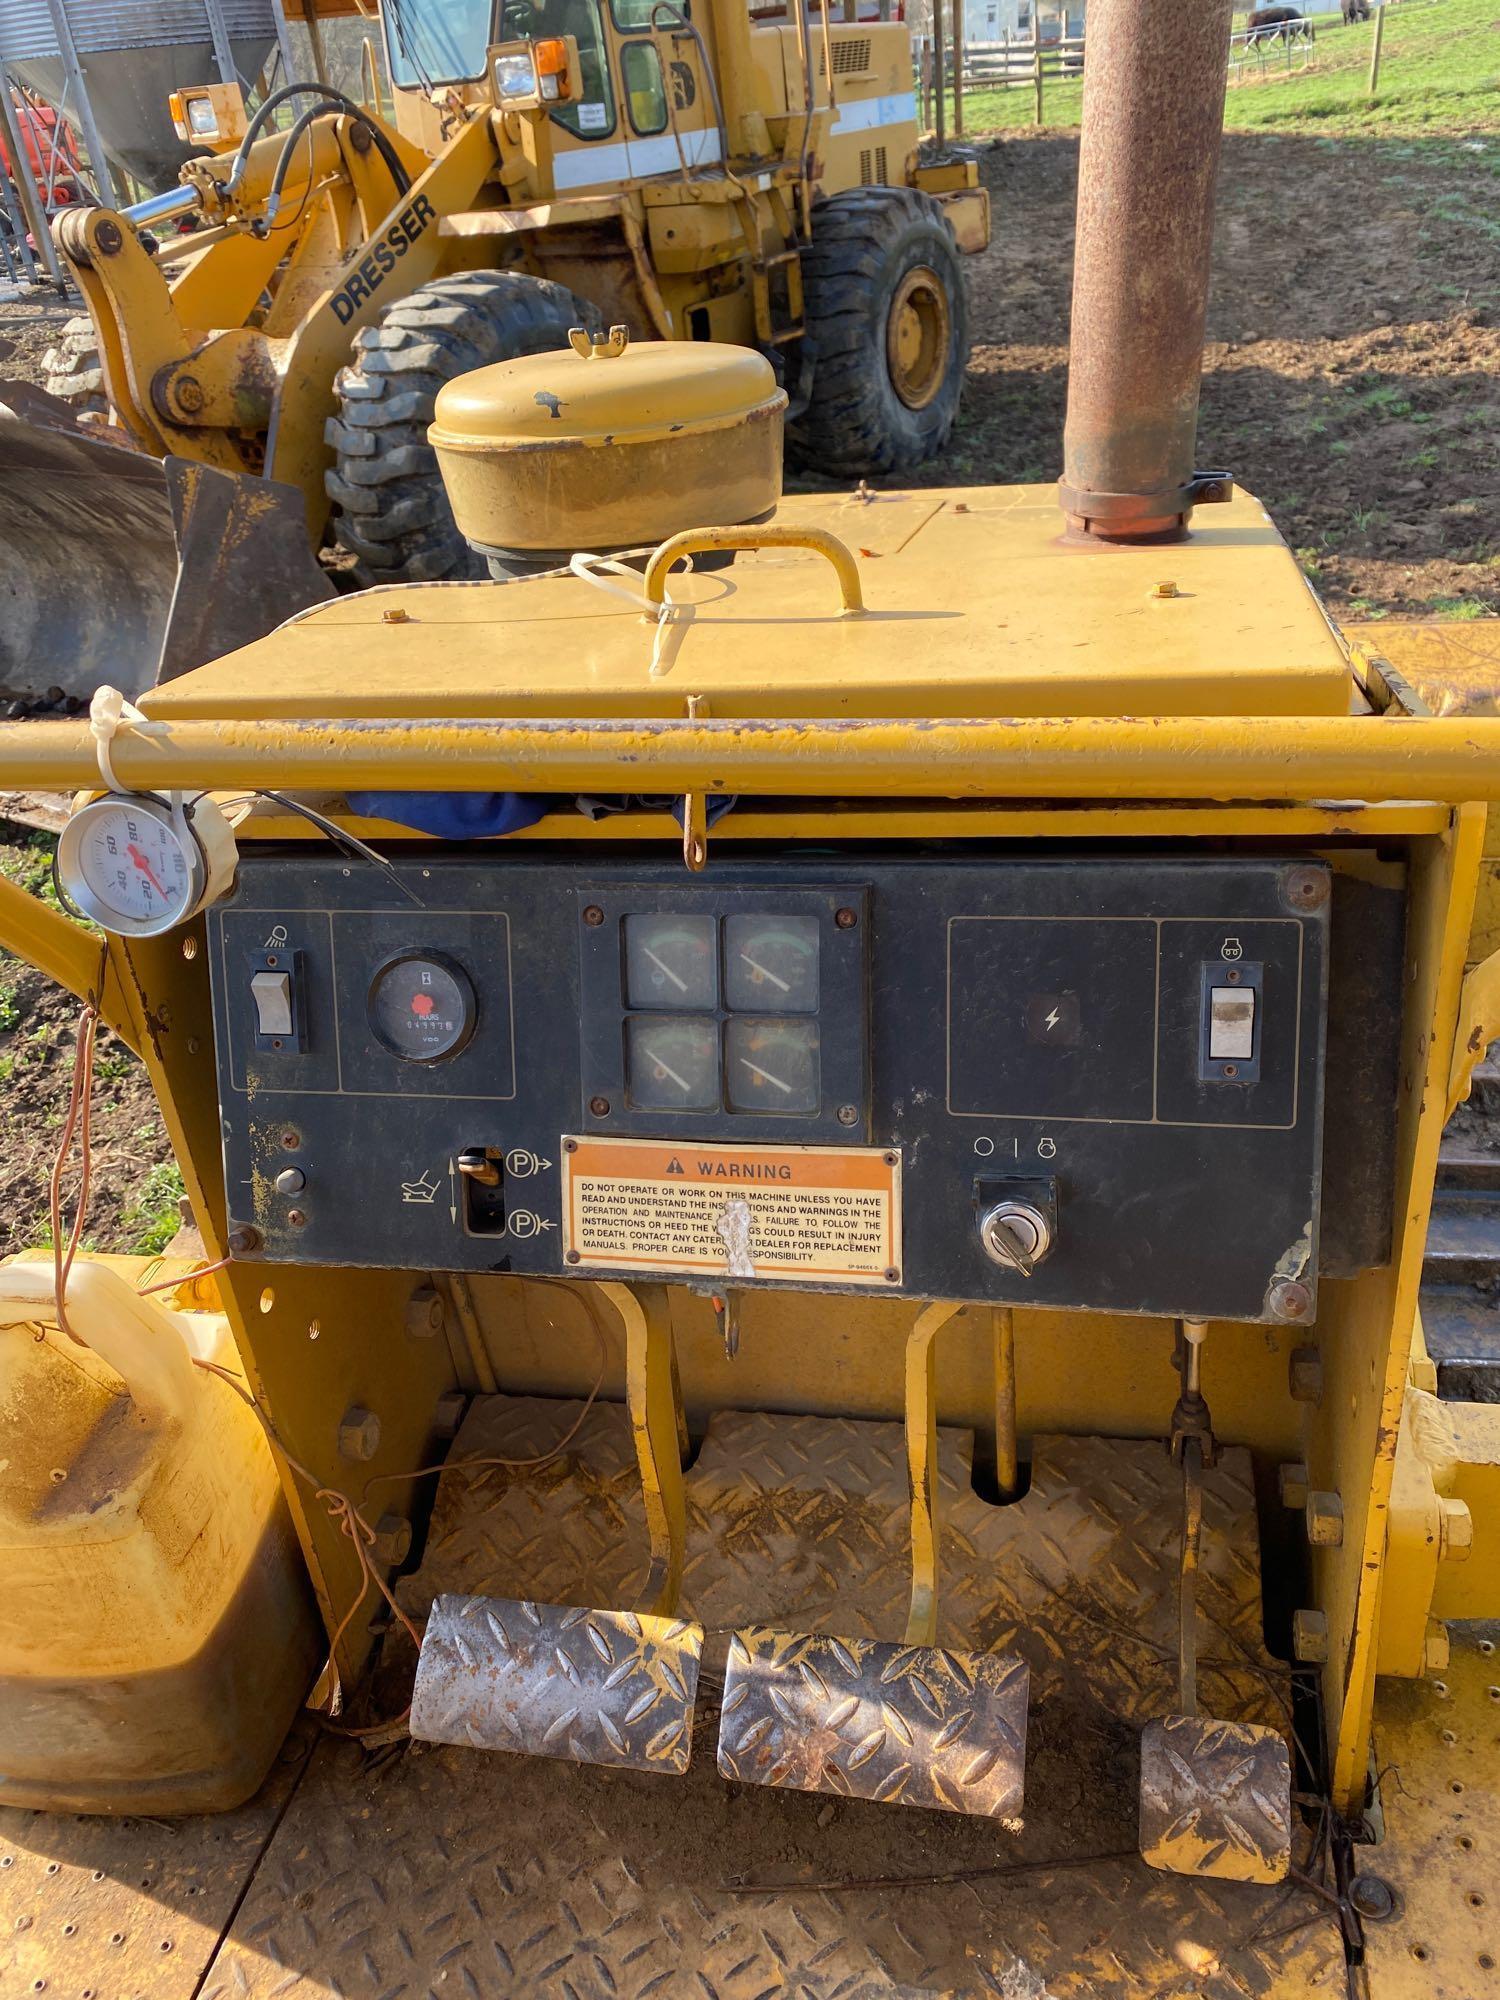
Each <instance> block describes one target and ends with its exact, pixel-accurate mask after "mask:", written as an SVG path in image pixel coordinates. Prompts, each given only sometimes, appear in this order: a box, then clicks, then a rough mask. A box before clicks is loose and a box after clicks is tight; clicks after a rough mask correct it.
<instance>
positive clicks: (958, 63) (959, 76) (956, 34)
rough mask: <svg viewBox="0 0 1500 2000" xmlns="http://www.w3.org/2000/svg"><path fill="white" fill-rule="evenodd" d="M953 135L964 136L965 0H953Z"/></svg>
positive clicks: (956, 136)
mask: <svg viewBox="0 0 1500 2000" xmlns="http://www.w3.org/2000/svg"><path fill="white" fill-rule="evenodd" d="M941 4H942V0H934V5H936V6H941ZM953 136H954V138H955V139H961V138H962V137H963V136H964V0H953Z"/></svg>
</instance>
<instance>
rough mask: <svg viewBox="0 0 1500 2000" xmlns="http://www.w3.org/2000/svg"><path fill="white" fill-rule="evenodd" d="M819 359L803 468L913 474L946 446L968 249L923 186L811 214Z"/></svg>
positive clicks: (808, 273) (810, 312) (799, 434)
mask: <svg viewBox="0 0 1500 2000" xmlns="http://www.w3.org/2000/svg"><path fill="white" fill-rule="evenodd" d="M802 292H803V302H804V306H805V312H806V322H807V332H806V334H805V336H804V338H805V339H806V340H807V341H808V342H809V343H810V347H811V354H810V359H811V361H812V367H813V372H812V395H811V399H810V401H809V403H808V406H807V409H806V410H805V411H804V413H803V414H802V415H801V416H800V417H799V418H798V419H797V421H796V423H795V424H793V425H791V426H790V427H789V428H788V431H787V450H788V455H789V456H790V458H791V459H792V462H793V464H795V465H797V466H800V467H803V468H805V469H807V470H809V471H817V472H825V473H833V474H835V475H836V476H838V477H867V476H869V475H872V474H879V473H903V472H910V471H912V470H913V469H914V468H915V467H916V466H918V465H920V464H921V463H922V462H923V460H924V459H928V458H931V457H932V455H933V453H934V452H937V451H941V450H942V448H943V446H944V445H945V444H946V443H947V441H948V435H949V433H950V431H951V430H952V429H953V423H954V419H955V418H956V416H957V415H958V401H959V397H960V395H961V394H962V391H963V380H964V369H965V367H966V366H967V363H968V359H969V308H968V298H967V295H966V293H965V289H964V274H963V265H962V263H961V261H960V258H959V251H958V245H957V244H956V243H955V242H954V239H953V232H952V230H951V229H950V228H949V227H948V223H947V220H946V218H945V217H944V215H943V211H942V208H941V206H940V204H939V203H937V202H936V201H934V200H933V198H932V196H931V195H926V194H919V193H918V192H917V190H916V189H915V188H905V187H867V188H851V189H849V190H848V192H847V193H844V194H838V195H834V196H833V197H832V198H831V199H830V200H828V201H825V202H820V203H819V205H818V206H817V207H816V208H815V209H814V210H813V217H812V242H811V244H810V245H809V247H808V248H807V249H806V250H805V251H804V252H803V254H802Z"/></svg>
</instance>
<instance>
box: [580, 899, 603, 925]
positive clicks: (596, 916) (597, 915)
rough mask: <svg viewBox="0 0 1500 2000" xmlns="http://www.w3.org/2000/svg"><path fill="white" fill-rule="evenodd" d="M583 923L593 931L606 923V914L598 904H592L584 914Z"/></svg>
mask: <svg viewBox="0 0 1500 2000" xmlns="http://www.w3.org/2000/svg"><path fill="white" fill-rule="evenodd" d="M583 921H584V922H585V923H586V924H587V925H589V927H590V928H591V929H593V930H597V929H598V927H599V925H600V924H602V923H603V922H604V912H603V910H601V909H600V907H599V905H598V904H597V903H590V904H589V906H588V908H587V909H586V910H585V911H584V913H583Z"/></svg>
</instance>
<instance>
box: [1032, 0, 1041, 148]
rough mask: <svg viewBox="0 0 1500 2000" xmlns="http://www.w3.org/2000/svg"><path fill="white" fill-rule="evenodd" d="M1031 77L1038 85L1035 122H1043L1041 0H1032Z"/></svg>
mask: <svg viewBox="0 0 1500 2000" xmlns="http://www.w3.org/2000/svg"><path fill="white" fill-rule="evenodd" d="M1031 78H1032V82H1033V83H1034V84H1035V86H1036V118H1035V121H1034V122H1035V123H1036V124H1038V125H1040V124H1041V122H1042V8H1041V0H1031Z"/></svg>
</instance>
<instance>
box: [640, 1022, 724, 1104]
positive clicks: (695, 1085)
mask: <svg viewBox="0 0 1500 2000" xmlns="http://www.w3.org/2000/svg"><path fill="white" fill-rule="evenodd" d="M625 1082H626V1088H627V1091H628V1094H629V1097H630V1102H631V1104H632V1106H633V1107H634V1108H635V1109H636V1110H638V1111H716V1110H717V1109H718V1105H719V1025H718V1023H717V1021H714V1020H712V1019H702V1020H698V1019H689V1018H688V1017H687V1016H685V1015H682V1014H632V1015H631V1016H630V1018H629V1019H628V1020H627V1021H626V1023H625Z"/></svg>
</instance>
